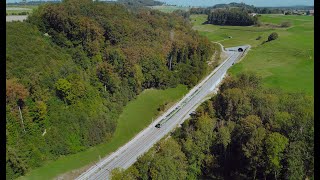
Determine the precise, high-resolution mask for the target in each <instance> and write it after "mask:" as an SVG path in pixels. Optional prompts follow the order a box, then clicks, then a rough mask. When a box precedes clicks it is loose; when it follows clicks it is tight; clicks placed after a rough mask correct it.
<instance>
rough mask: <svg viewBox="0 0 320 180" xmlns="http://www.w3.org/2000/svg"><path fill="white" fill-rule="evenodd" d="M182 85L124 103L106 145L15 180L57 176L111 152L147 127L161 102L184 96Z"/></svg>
mask: <svg viewBox="0 0 320 180" xmlns="http://www.w3.org/2000/svg"><path fill="white" fill-rule="evenodd" d="M187 91H188V90H187V88H186V86H184V85H179V86H177V87H176V88H169V89H166V90H155V89H151V90H145V91H144V92H142V93H141V94H140V95H139V96H138V97H137V99H135V100H133V101H131V102H129V103H128V105H127V106H126V107H125V108H124V111H123V112H122V114H121V115H120V117H119V119H118V125H117V129H116V131H115V134H114V137H113V138H112V140H110V141H109V142H107V143H104V144H100V145H98V146H95V147H93V148H90V149H88V150H86V151H83V152H80V153H77V154H74V155H70V156H66V157H61V158H59V159H58V160H56V161H52V162H49V163H47V164H46V165H44V166H42V167H40V168H38V169H35V170H33V171H31V172H30V173H28V174H27V175H26V176H23V177H20V178H19V179H32V180H34V179H52V178H54V177H56V176H58V175H59V174H62V173H65V172H67V171H71V170H74V169H78V168H81V167H83V166H85V165H88V164H90V163H92V162H94V161H98V160H99V155H100V156H101V157H104V156H105V155H107V154H109V153H111V152H113V151H115V150H116V149H118V148H119V147H121V146H122V145H124V144H125V143H126V142H128V141H129V140H130V139H132V138H133V137H134V136H135V135H136V134H137V133H139V132H140V131H141V130H142V129H144V128H145V127H147V126H148V125H149V124H150V123H151V121H152V118H155V117H156V116H157V115H159V112H158V107H159V106H160V105H162V104H164V103H165V102H169V103H170V102H175V101H177V100H178V99H180V98H181V97H182V96H183V95H185V94H186V93H187Z"/></svg>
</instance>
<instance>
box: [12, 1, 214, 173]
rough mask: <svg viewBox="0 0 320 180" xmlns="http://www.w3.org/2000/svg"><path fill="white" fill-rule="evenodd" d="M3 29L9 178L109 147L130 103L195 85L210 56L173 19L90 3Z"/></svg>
mask: <svg viewBox="0 0 320 180" xmlns="http://www.w3.org/2000/svg"><path fill="white" fill-rule="evenodd" d="M137 24H138V25H139V26H137ZM6 29H7V34H6V36H7V41H6V45H7V49H6V54H7V55H6V74H7V86H6V99H7V103H6V110H7V111H6V115H7V118H6V122H7V124H6V138H7V151H6V155H7V156H6V157H7V159H6V167H7V170H6V171H7V176H6V177H7V178H8V179H12V178H15V177H17V176H20V175H24V174H25V173H26V172H28V171H30V170H32V169H34V168H35V167H39V166H42V165H43V164H44V163H46V162H48V161H51V160H55V159H57V158H59V157H61V156H66V155H69V154H74V153H77V152H80V151H83V150H85V149H88V148H89V147H92V146H96V145H97V144H101V143H102V142H109V140H110V139H111V138H112V137H113V134H114V130H115V129H116V127H117V119H118V116H119V114H120V113H121V112H122V110H123V107H124V106H125V105H126V104H127V103H128V102H129V101H130V100H132V99H134V98H136V96H137V95H138V94H140V93H141V92H142V91H143V90H144V89H149V88H159V89H166V88H168V87H176V86H177V85H178V84H185V85H187V86H189V87H191V86H193V85H194V84H196V83H197V82H198V81H199V80H200V79H201V78H202V77H203V76H204V75H205V74H206V71H207V63H206V61H207V60H208V58H209V57H211V55H212V53H213V52H214V51H215V50H214V48H213V46H212V44H211V43H210V42H209V41H208V40H207V39H206V38H203V37H200V36H199V35H198V34H197V33H196V32H195V31H193V30H192V29H191V26H190V24H189V22H188V21H187V20H186V19H184V18H183V17H181V16H179V15H167V14H165V13H161V12H159V11H152V10H139V11H138V12H130V11H129V10H127V9H126V8H125V7H124V6H123V5H117V4H106V3H102V2H92V1H88V0H82V1H74V0H69V1H64V2H63V3H59V4H47V5H41V6H39V8H38V9H37V10H35V12H34V13H33V14H32V15H31V16H30V17H29V19H28V22H23V23H21V22H20V23H19V22H13V23H7V26H6ZM20 110H21V115H20ZM21 117H22V118H21Z"/></svg>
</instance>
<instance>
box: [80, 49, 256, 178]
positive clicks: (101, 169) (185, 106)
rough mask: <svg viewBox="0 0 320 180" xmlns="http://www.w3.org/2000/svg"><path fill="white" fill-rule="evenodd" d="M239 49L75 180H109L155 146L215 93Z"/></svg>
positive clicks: (229, 53)
mask: <svg viewBox="0 0 320 180" xmlns="http://www.w3.org/2000/svg"><path fill="white" fill-rule="evenodd" d="M240 47H241V48H242V49H243V50H244V52H245V51H247V50H248V49H249V48H250V46H239V47H232V48H226V49H225V50H226V53H227V54H228V58H227V59H226V60H225V61H224V62H223V63H221V64H220V65H219V66H218V67H217V68H216V69H215V70H214V71H213V72H212V73H210V74H209V75H208V76H207V77H206V78H205V79H204V80H203V81H201V82H200V83H199V84H198V85H196V86H195V87H194V88H193V89H191V90H190V91H189V93H188V94H187V95H185V96H184V98H182V99H181V100H180V101H179V102H178V103H177V104H175V105H174V106H173V107H171V108H170V109H169V110H168V111H167V112H166V113H164V114H163V115H162V116H160V117H159V118H157V120H155V121H154V122H153V123H152V124H150V125H149V126H148V127H147V128H146V129H144V130H143V131H141V132H140V133H139V134H138V135H137V136H135V137H134V138H133V139H132V140H131V141H129V142H128V143H127V144H125V145H124V146H122V147H121V148H120V149H118V150H117V151H115V152H114V153H112V154H111V155H110V156H107V157H105V158H104V159H102V160H101V161H100V162H98V163H96V165H94V166H92V167H91V168H89V169H88V170H87V171H86V172H84V173H83V174H81V175H80V176H79V177H78V178H77V180H84V179H90V180H100V179H104V180H105V179H108V178H109V177H108V176H109V174H110V172H111V171H112V170H113V169H114V168H118V167H120V168H124V169H126V168H128V167H129V166H131V165H132V164H133V163H134V162H135V161H136V160H137V158H138V157H139V156H141V155H142V154H144V153H145V152H147V151H148V150H149V149H150V148H151V147H152V146H153V145H154V144H155V143H156V142H158V141H159V140H160V139H161V138H163V137H164V136H165V135H166V134H168V133H169V132H170V131H172V130H174V128H176V127H177V126H179V125H180V124H182V123H183V121H184V120H186V119H187V118H188V117H189V114H190V113H191V112H192V111H194V110H195V109H196V108H197V106H199V105H200V104H201V102H203V101H204V99H205V97H206V96H207V95H208V94H211V93H213V92H215V91H217V87H218V85H219V83H220V82H221V81H222V79H223V78H224V76H225V74H226V72H227V70H228V69H229V68H230V67H231V66H232V65H233V63H235V62H236V61H237V60H239V59H240V58H241V57H242V56H243V55H244V52H238V48H240ZM158 123H161V124H162V123H163V124H162V126H161V128H156V127H155V125H156V124H158Z"/></svg>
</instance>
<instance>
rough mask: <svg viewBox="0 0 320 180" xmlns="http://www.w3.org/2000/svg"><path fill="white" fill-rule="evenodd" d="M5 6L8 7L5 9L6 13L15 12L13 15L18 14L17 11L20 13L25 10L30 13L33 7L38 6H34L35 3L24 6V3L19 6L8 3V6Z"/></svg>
mask: <svg viewBox="0 0 320 180" xmlns="http://www.w3.org/2000/svg"><path fill="white" fill-rule="evenodd" d="M6 8H8V9H6V14H8V15H12V14H15V15H17V14H19V13H22V12H27V13H29V14H30V13H32V11H33V10H34V9H37V8H38V6H36V5H32V6H31V5H26V6H24V5H20V6H17V5H10V6H6Z"/></svg>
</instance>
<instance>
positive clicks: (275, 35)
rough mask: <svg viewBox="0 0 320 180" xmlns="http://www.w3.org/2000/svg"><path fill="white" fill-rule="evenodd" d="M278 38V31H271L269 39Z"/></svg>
mask: <svg viewBox="0 0 320 180" xmlns="http://www.w3.org/2000/svg"><path fill="white" fill-rule="evenodd" d="M276 39H278V33H276V32H273V33H271V34H270V35H269V37H268V41H273V40H276Z"/></svg>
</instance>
